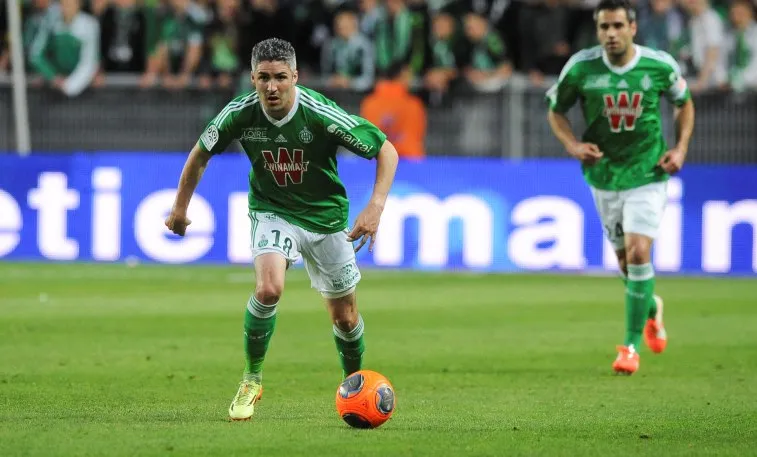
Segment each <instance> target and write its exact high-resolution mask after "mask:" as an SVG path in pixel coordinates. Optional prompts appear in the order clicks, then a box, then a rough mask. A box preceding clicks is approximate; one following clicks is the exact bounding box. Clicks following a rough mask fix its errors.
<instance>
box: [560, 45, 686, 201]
mask: <svg viewBox="0 0 757 457" xmlns="http://www.w3.org/2000/svg"><path fill="white" fill-rule="evenodd" d="M635 46H636V53H635V55H634V57H633V59H632V60H631V61H630V62H629V63H628V64H626V65H625V66H624V67H622V68H620V67H616V66H614V65H612V64H611V63H610V62H609V60H608V59H607V56H606V54H605V53H604V51H603V50H602V48H601V47H600V46H596V47H593V48H590V49H585V50H583V51H580V52H578V53H576V54H575V55H573V57H571V58H570V60H568V62H567V63H566V64H565V67H564V68H563V70H562V73H560V77H559V79H558V82H557V83H556V84H555V85H554V86H552V88H550V89H549V91H548V92H547V98H548V100H549V104H550V109H551V110H552V111H555V112H558V113H565V112H566V111H568V110H569V109H570V108H571V106H573V105H574V104H575V102H576V101H578V100H580V104H581V109H582V111H583V116H584V120H585V121H586V131H585V132H584V134H583V141H585V142H589V143H594V144H596V145H597V146H598V147H599V150H600V151H602V153H603V154H604V156H603V157H602V159H600V160H599V162H597V163H596V164H594V165H591V166H586V165H584V166H583V174H584V177H585V179H586V181H587V182H588V183H589V184H590V185H591V186H593V187H596V188H598V189H605V190H623V189H631V188H635V187H640V186H643V185H645V184H649V183H651V182H657V181H664V180H666V179H667V178H668V175H667V174H666V173H665V172H664V171H663V170H662V168H660V167H658V166H657V162H658V161H659V159H660V157H661V156H662V155H663V154H664V153H665V151H666V149H667V146H666V142H665V138H664V136H663V133H662V119H661V116H660V99H661V96H662V95H665V96H666V97H667V98H668V100H670V101H671V102H672V103H674V104H675V105H676V106H681V105H683V104H684V103H686V102H687V101H688V100H689V99H690V98H691V94H690V93H689V89H688V87H687V85H686V81H685V80H684V79H683V77H682V76H681V70H680V68H679V67H678V64H677V63H676V62H675V60H674V59H673V58H672V57H671V56H670V55H669V54H667V53H665V52H663V51H655V50H652V49H649V48H646V47H644V46H639V45H635Z"/></svg>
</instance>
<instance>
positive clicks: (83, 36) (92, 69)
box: [30, 0, 100, 97]
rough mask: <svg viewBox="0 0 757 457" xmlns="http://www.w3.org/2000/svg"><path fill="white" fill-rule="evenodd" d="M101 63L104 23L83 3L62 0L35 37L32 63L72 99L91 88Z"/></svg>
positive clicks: (44, 21)
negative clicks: (88, 12)
mask: <svg viewBox="0 0 757 457" xmlns="http://www.w3.org/2000/svg"><path fill="white" fill-rule="evenodd" d="M99 60H100V24H99V23H98V22H97V19H95V18H94V17H93V16H92V15H90V14H87V13H85V12H83V11H81V3H80V1H79V0H61V2H60V8H54V9H50V10H49V15H48V16H47V17H46V18H45V19H44V20H43V22H42V25H41V27H40V28H39V30H37V32H36V33H35V35H34V41H33V43H32V45H31V52H30V63H31V65H32V67H33V68H34V69H35V70H36V71H37V72H38V73H39V74H41V75H42V76H43V77H44V78H45V80H46V81H48V82H49V83H50V84H51V85H52V87H54V88H55V89H57V90H60V91H61V92H63V93H64V94H66V95H67V96H69V97H74V96H76V95H79V94H80V93H81V92H82V91H84V90H85V89H86V88H87V87H89V86H90V84H91V83H92V80H93V79H94V77H95V74H96V73H97V68H98V65H99Z"/></svg>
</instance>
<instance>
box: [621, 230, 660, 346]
mask: <svg viewBox="0 0 757 457" xmlns="http://www.w3.org/2000/svg"><path fill="white" fill-rule="evenodd" d="M624 243H625V241H624ZM615 255H616V256H617V257H618V268H619V269H620V273H621V278H622V279H623V285H624V286H626V285H627V284H628V263H627V259H626V249H625V247H624V248H623V249H619V250H617V251H615ZM647 315H648V317H649V319H652V320H656V321H659V322H660V323H662V297H660V296H659V295H653V296H652V300H651V301H650V302H649V313H647ZM647 327H649V321H647V326H645V327H644V340H645V341H647V343H649V341H648V338H647ZM653 350H654V349H653ZM655 352H661V351H656V350H655Z"/></svg>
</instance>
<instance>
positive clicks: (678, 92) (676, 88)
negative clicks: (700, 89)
mask: <svg viewBox="0 0 757 457" xmlns="http://www.w3.org/2000/svg"><path fill="white" fill-rule="evenodd" d="M658 54H660V56H661V57H662V60H663V62H664V63H665V64H666V65H665V71H666V74H667V79H666V81H665V83H664V91H663V93H664V94H665V97H666V98H667V99H668V100H669V101H670V102H671V103H673V104H674V105H676V106H681V105H683V104H684V103H686V102H687V101H689V99H691V92H690V91H689V86H688V84H686V79H684V77H683V74H682V73H681V67H680V66H678V63H677V62H676V61H675V59H674V58H673V57H672V56H671V55H670V54H668V53H667V52H664V51H658Z"/></svg>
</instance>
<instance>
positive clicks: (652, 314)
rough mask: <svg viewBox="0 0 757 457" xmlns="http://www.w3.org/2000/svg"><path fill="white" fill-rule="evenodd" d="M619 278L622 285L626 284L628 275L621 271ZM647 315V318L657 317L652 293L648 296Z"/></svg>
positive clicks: (655, 303)
mask: <svg viewBox="0 0 757 457" xmlns="http://www.w3.org/2000/svg"><path fill="white" fill-rule="evenodd" d="M620 279H621V280H622V281H623V285H628V277H626V274H625V273H623V272H622V271H621V272H620ZM647 317H648V318H649V319H654V318H655V317H657V302H656V301H655V300H654V294H652V295H650V296H649V313H648V314H647Z"/></svg>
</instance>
